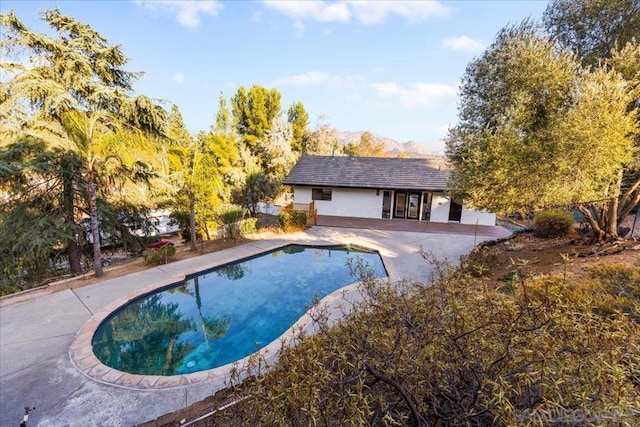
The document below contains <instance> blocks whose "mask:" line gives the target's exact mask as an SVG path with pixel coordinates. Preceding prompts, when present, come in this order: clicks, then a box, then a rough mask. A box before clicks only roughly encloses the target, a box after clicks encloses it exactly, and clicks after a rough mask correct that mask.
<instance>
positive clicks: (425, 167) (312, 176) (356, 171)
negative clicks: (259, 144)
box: [284, 156, 450, 191]
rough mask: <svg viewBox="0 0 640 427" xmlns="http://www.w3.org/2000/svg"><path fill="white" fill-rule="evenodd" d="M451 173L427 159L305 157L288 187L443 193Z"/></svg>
mask: <svg viewBox="0 0 640 427" xmlns="http://www.w3.org/2000/svg"><path fill="white" fill-rule="evenodd" d="M449 174H450V171H449V170H447V169H442V170H441V169H440V168H437V167H435V168H434V167H432V166H431V165H430V162H429V160H428V159H396V158H387V157H333V156H302V157H301V158H300V160H298V163H297V164H296V165H295V166H294V167H293V169H292V170H291V172H289V175H287V177H286V178H285V180H284V184H285V185H303V186H314V187H316V186H317V187H334V188H379V189H403V190H431V191H443V190H445V189H446V188H447V180H448V179H449Z"/></svg>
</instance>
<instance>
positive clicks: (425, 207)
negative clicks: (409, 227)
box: [420, 193, 431, 221]
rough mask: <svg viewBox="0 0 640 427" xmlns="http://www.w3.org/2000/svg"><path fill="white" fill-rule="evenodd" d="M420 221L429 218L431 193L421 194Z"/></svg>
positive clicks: (428, 219)
mask: <svg viewBox="0 0 640 427" xmlns="http://www.w3.org/2000/svg"><path fill="white" fill-rule="evenodd" d="M420 219H421V220H422V221H430V220H431V193H423V194H422V218H420Z"/></svg>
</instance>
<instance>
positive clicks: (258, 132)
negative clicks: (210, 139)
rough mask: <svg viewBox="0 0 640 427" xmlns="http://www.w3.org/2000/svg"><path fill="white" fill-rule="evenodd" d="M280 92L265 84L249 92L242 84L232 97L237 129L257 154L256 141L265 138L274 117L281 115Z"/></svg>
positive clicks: (249, 147) (253, 87)
mask: <svg viewBox="0 0 640 427" xmlns="http://www.w3.org/2000/svg"><path fill="white" fill-rule="evenodd" d="M280 97H281V96H280V92H278V90H277V89H275V88H274V89H271V90H268V89H266V88H265V87H263V86H257V85H256V86H252V87H251V88H250V89H249V91H248V92H247V91H246V89H245V88H244V86H240V87H239V88H238V91H237V92H236V95H235V96H234V97H233V98H232V99H231V112H232V114H233V121H234V125H235V127H236V131H237V132H238V133H239V134H240V136H241V137H242V139H243V142H244V143H245V145H246V146H247V148H248V149H249V151H250V152H251V153H252V154H253V155H257V148H256V141H258V140H259V139H262V138H264V136H265V135H266V133H267V131H268V130H269V129H270V128H271V124H272V122H273V119H274V118H276V117H279V116H280V114H281V110H280Z"/></svg>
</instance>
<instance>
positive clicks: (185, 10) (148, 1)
mask: <svg viewBox="0 0 640 427" xmlns="http://www.w3.org/2000/svg"><path fill="white" fill-rule="evenodd" d="M136 3H138V4H142V5H143V6H144V7H145V9H149V10H161V11H166V12H169V13H171V14H176V19H177V20H178V22H179V23H180V24H181V25H183V26H185V27H187V28H197V27H198V26H200V14H208V15H211V16H217V15H218V12H219V11H220V10H221V9H222V8H223V7H224V6H223V4H222V3H220V2H219V1H218V0H185V1H177V0H137V1H136Z"/></svg>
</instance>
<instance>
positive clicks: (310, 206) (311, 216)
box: [281, 201, 318, 227]
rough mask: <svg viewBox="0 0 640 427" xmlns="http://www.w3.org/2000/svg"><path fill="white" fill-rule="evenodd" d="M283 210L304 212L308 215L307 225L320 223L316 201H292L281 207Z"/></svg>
mask: <svg viewBox="0 0 640 427" xmlns="http://www.w3.org/2000/svg"><path fill="white" fill-rule="evenodd" d="M281 211H282V212H303V213H304V214H305V215H307V227H310V226H312V225H318V210H317V209H316V205H315V202H314V201H311V203H294V202H291V203H289V204H288V205H286V206H283V207H282V209H281Z"/></svg>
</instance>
